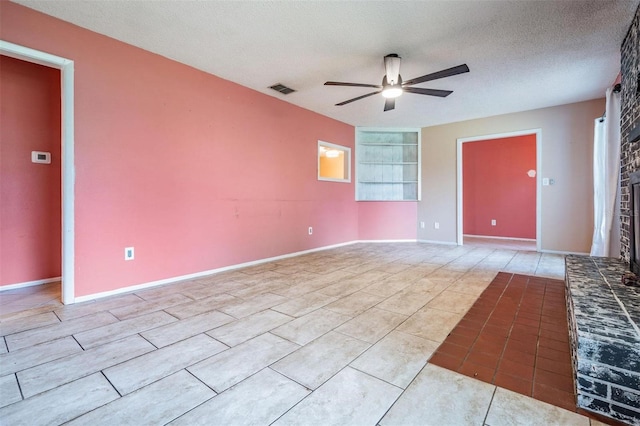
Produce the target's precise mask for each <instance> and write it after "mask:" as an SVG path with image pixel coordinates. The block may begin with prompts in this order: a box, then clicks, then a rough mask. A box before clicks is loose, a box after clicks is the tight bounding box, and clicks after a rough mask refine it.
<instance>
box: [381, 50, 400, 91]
mask: <svg viewBox="0 0 640 426" xmlns="http://www.w3.org/2000/svg"><path fill="white" fill-rule="evenodd" d="M401 60H402V58H400V56H398V54H397V53H391V54H389V55H387V56H385V57H384V69H385V71H386V73H387V74H386V77H387V82H388V83H389V84H391V85H396V84H400V83H398V79H399V78H400V61H401ZM383 85H384V83H383Z"/></svg>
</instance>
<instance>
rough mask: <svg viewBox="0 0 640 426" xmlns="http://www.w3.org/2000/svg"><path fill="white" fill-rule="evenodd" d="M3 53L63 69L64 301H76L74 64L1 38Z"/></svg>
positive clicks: (66, 302)
mask: <svg viewBox="0 0 640 426" xmlns="http://www.w3.org/2000/svg"><path fill="white" fill-rule="evenodd" d="M0 54H2V55H5V56H9V57H12V58H16V59H20V60H23V61H26V62H31V63H34V64H38V65H44V66H46V67H50V68H55V69H58V70H60V106H61V108H60V111H61V119H60V120H61V141H60V145H61V152H62V176H61V181H62V182H61V186H62V224H61V226H62V303H64V304H70V303H74V302H75V197H74V194H75V192H74V191H75V160H74V105H73V84H74V73H73V71H74V64H73V61H72V60H70V59H66V58H62V57H60V56H56V55H52V54H49V53H46V52H41V51H39V50H35V49H31V48H29V47H25V46H20V45H18V44H14V43H10V42H8V41H4V40H0Z"/></svg>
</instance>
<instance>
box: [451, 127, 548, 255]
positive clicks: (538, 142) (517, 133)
mask: <svg viewBox="0 0 640 426" xmlns="http://www.w3.org/2000/svg"><path fill="white" fill-rule="evenodd" d="M525 135H535V136H536V172H537V173H536V251H541V250H542V231H541V230H542V218H541V216H542V197H541V195H542V194H541V192H542V191H541V188H542V129H529V130H519V131H515V132H507V133H495V134H490V135H483V136H473V137H468V138H458V139H457V152H456V159H457V161H456V162H457V171H456V182H457V185H456V186H457V188H456V193H457V203H456V205H457V207H456V219H457V225H456V227H457V237H456V243H457V244H458V245H459V246H461V245H462V243H463V232H462V227H463V213H464V209H463V205H462V200H463V196H462V195H463V194H462V191H463V185H462V144H464V143H467V142H478V141H483V140H491V139H503V138H511V137H516V136H525Z"/></svg>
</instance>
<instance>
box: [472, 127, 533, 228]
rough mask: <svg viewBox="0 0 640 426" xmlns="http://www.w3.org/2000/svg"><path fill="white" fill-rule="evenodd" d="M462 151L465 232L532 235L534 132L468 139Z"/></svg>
mask: <svg viewBox="0 0 640 426" xmlns="http://www.w3.org/2000/svg"><path fill="white" fill-rule="evenodd" d="M462 156H463V171H462V175H463V196H464V199H463V208H464V217H463V219H464V233H465V234H468V235H486V236H495V237H513V238H529V239H535V238H536V178H535V177H529V176H528V175H527V172H528V171H529V170H536V136H535V135H525V136H518V137H512V138H502V139H493V140H486V141H478V142H467V143H464V144H463V146H462ZM492 219H495V220H496V226H491V220H492Z"/></svg>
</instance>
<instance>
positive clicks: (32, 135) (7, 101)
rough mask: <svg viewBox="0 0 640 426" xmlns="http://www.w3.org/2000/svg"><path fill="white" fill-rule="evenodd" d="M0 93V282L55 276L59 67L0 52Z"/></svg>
mask: <svg viewBox="0 0 640 426" xmlns="http://www.w3.org/2000/svg"><path fill="white" fill-rule="evenodd" d="M0 94H1V95H0V123H1V125H0V176H1V179H0V286H1V285H7V284H17V283H24V282H28V281H35V280H41V279H46V278H54V277H59V276H60V270H61V258H60V253H61V242H60V234H61V217H60V214H61V213H60V211H61V206H60V72H59V71H58V70H55V69H52V68H47V67H43V66H40V65H36V64H31V63H28V62H23V61H20V60H17V59H13V58H9V57H6V56H0ZM31 151H45V152H50V153H51V164H34V163H32V162H31Z"/></svg>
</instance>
